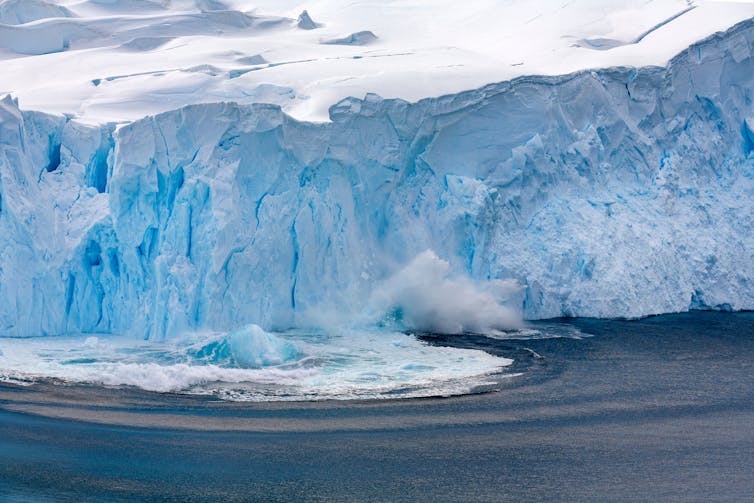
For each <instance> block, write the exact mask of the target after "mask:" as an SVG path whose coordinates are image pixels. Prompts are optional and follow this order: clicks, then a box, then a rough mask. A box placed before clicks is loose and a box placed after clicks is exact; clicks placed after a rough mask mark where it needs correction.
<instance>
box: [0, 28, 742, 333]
mask: <svg viewBox="0 0 754 503" xmlns="http://www.w3.org/2000/svg"><path fill="white" fill-rule="evenodd" d="M753 44H754V22H752V21H745V22H742V23H740V24H738V25H736V26H734V27H733V28H731V29H729V30H728V31H726V32H724V33H718V34H715V35H713V36H711V37H709V38H707V39H705V40H703V41H701V42H699V43H696V44H694V45H693V46H691V47H690V48H688V50H685V51H683V52H682V53H681V54H679V55H677V56H676V57H674V58H673V59H672V60H671V61H670V62H669V63H668V65H667V66H664V67H642V68H629V67H616V68H608V69H601V70H593V71H579V72H576V73H572V74H569V75H564V76H526V77H520V78H516V79H514V80H511V81H506V82H501V83H495V84H490V85H487V86H484V87H482V88H479V89H476V90H472V91H467V92H462V93H458V94H453V95H446V96H441V97H436V98H427V99H422V100H420V101H417V102H413V103H410V102H407V101H403V100H400V99H382V98H381V97H379V96H377V95H375V94H368V95H366V97H364V98H363V99H356V98H348V99H345V100H342V101H340V102H338V103H337V104H335V105H333V106H332V107H331V108H330V121H329V122H324V123H309V122H303V121H299V120H296V119H294V118H292V117H291V116H289V115H286V114H285V113H284V112H283V111H282V110H281V108H280V107H279V106H277V105H268V104H258V103H257V104H236V103H215V104H198V105H190V106H186V107H183V108H180V109H177V110H173V111H169V112H165V113H160V114H158V115H155V116H149V117H145V118H143V119H140V120H136V121H133V122H131V123H128V124H125V125H123V124H117V125H116V124H114V123H113V124H106V125H91V124H85V123H83V122H79V121H76V120H75V119H72V118H70V117H68V116H64V115H50V114H45V113H41V112H35V111H26V110H21V109H19V106H18V103H17V102H16V101H15V100H14V99H12V98H11V97H10V96H6V97H5V98H3V99H2V101H1V102H0V334H2V335H4V336H13V337H31V336H39V335H59V334H72V333H114V334H135V335H138V336H140V337H144V338H148V339H154V340H160V339H164V338H166V337H171V336H174V335H177V334H181V333H186V332H191V331H198V330H216V331H229V330H232V329H235V328H237V327H239V326H244V325H248V324H252V323H253V324H257V325H259V326H261V327H262V328H264V329H266V330H276V329H286V328H289V327H296V326H306V325H308V324H312V323H314V321H312V320H316V316H314V315H312V313H317V312H320V313H321V312H332V313H339V314H341V315H344V316H346V317H347V316H350V315H351V314H354V313H355V314H358V313H359V312H361V311H363V310H364V309H366V308H368V307H369V305H370V302H371V301H372V300H373V296H374V292H375V291H384V289H382V290H381V288H382V286H384V285H385V282H386V281H390V280H389V278H391V276H393V275H394V274H395V273H396V272H398V271H400V270H401V269H402V268H403V267H404V266H406V264H409V263H411V262H412V261H413V260H414V259H415V258H416V257H417V256H420V255H421V254H422V253H426V250H432V251H433V253H434V254H436V258H437V259H438V260H444V261H446V262H447V267H448V274H452V275H455V276H457V277H459V278H462V277H466V278H469V281H473V282H475V283H476V284H486V283H488V282H500V281H503V282H506V281H507V282H508V283H506V284H512V282H515V283H516V284H517V285H518V287H517V288H509V289H508V292H507V293H506V295H508V297H507V298H506V299H505V300H506V305H507V306H508V307H509V308H511V309H513V310H520V312H521V313H522V314H523V316H524V317H525V318H527V319H540V318H549V317H557V316H595V317H639V316H645V315H650V314H655V313H664V312H677V311H685V310H688V309H726V310H727V309H731V310H739V309H754V288H752V286H753V285H754V232H753V231H754V223H753V219H752V216H753V213H754V207H753V205H752V201H754V158H753V157H752V151H753V150H754V107H753V106H752V93H753V92H754V77H753V76H754V59H753V58H752V46H753ZM428 288H430V289H431V285H428ZM420 290H421V289H419V291H420ZM415 296H416V295H415V294H410V295H407V294H400V293H399V294H397V295H396V296H395V299H397V300H395V303H397V304H401V303H404V304H409V303H411V302H413V300H412V299H413V298H414V297H415ZM392 307H393V308H398V309H400V308H402V307H406V306H402V305H394V306H392ZM422 309H423V311H422V312H424V313H425V314H423V315H422V316H423V317H425V318H426V317H431V309H429V314H426V312H427V311H428V309H427V308H422ZM451 326H452V323H451ZM415 328H419V329H420V328H422V327H421V325H420V326H418V327H415Z"/></svg>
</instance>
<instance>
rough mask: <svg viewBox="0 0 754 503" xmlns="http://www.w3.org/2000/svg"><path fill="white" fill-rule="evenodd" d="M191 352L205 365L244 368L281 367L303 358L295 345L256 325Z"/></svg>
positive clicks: (241, 329) (246, 327) (236, 331)
mask: <svg viewBox="0 0 754 503" xmlns="http://www.w3.org/2000/svg"><path fill="white" fill-rule="evenodd" d="M192 353H193V356H194V357H197V358H199V359H201V360H203V361H205V362H206V363H212V364H217V365H222V366H228V367H237V368H245V369H256V368H261V367H268V366H271V365H280V364H282V363H286V362H290V361H293V360H295V359H297V358H298V357H299V356H300V352H299V350H298V348H297V347H296V346H295V345H294V344H293V343H291V342H289V341H287V340H285V339H283V338H282V337H280V336H277V335H274V334H271V333H269V332H265V331H264V330H262V329H261V328H260V327H259V326H257V325H247V326H245V327H243V328H239V329H238V330H235V331H233V332H231V333H229V334H228V335H226V336H223V337H221V338H219V339H215V340H213V341H212V342H210V343H208V344H204V345H202V346H201V347H199V348H198V349H197V350H196V351H193V352H192Z"/></svg>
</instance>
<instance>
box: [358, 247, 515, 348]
mask: <svg viewBox="0 0 754 503" xmlns="http://www.w3.org/2000/svg"><path fill="white" fill-rule="evenodd" d="M520 290H521V288H520V287H519V285H518V283H517V282H516V281H515V280H491V281H485V282H481V281H474V280H472V279H471V278H469V277H466V276H454V275H452V274H451V269H450V264H449V263H448V262H447V261H445V260H442V259H441V258H439V257H438V256H437V254H435V253H434V252H433V251H432V250H426V251H424V252H422V253H420V254H419V255H417V256H416V257H415V258H414V259H413V260H412V261H411V262H410V263H409V264H408V265H406V266H405V267H404V268H403V269H401V270H400V271H398V272H397V273H396V274H395V275H393V276H392V277H391V278H389V279H388V280H386V281H385V282H383V283H382V284H380V285H378V287H377V288H376V290H375V291H374V293H373V295H372V298H371V302H370V307H369V311H370V312H372V313H379V314H377V316H378V318H379V319H381V320H384V322H386V323H388V324H390V323H393V322H396V323H398V324H399V325H402V326H403V327H405V328H406V329H408V330H416V331H422V332H436V333H442V334H460V333H464V332H476V333H486V332H495V331H499V330H509V329H514V328H519V327H520V326H521V325H522V318H521V314H520V313H519V312H517V311H516V310H515V309H513V308H511V307H509V306H507V305H506V303H507V302H511V301H512V300H513V298H514V297H515V296H516V294H517V293H519V292H520Z"/></svg>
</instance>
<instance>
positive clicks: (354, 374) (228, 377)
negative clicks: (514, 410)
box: [0, 327, 512, 401]
mask: <svg viewBox="0 0 754 503" xmlns="http://www.w3.org/2000/svg"><path fill="white" fill-rule="evenodd" d="M257 328H258V327H257ZM259 330H260V332H261V329H259ZM267 336H268V338H270V340H273V341H275V344H274V345H278V346H279V345H285V344H293V343H294V342H295V347H296V350H297V351H299V354H298V356H297V358H296V359H295V360H289V361H280V362H279V363H272V362H270V363H269V365H267V366H264V367H258V368H237V367H230V366H227V365H226V364H227V363H228V362H226V361H223V360H222V359H219V360H217V361H218V363H208V361H207V359H206V358H204V356H206V355H199V356H197V355H196V354H195V350H196V348H197V344H199V343H200V341H204V342H207V341H216V340H218V338H222V337H227V336H226V335H223V334H193V335H192V336H191V337H187V338H186V339H183V340H180V341H171V342H165V343H156V342H150V341H141V340H136V339H132V338H128V337H117V336H105V335H102V336H98V337H86V336H80V337H45V338H36V339H2V338H0V347H2V351H3V353H2V354H1V355H0V380H3V381H6V382H19V381H25V382H28V381H30V380H34V379H38V378H55V379H61V380H65V381H70V382H84V383H95V384H103V385H130V386H137V387H139V388H142V389H145V390H150V391H157V392H183V393H194V394H209V395H217V396H219V397H221V398H224V399H230V400H255V401H257V400H292V399H322V398H328V399H348V398H387V397H391V396H396V394H397V395H399V396H436V395H450V394H460V393H467V392H469V391H470V390H472V389H474V388H475V387H477V386H480V385H483V384H485V383H487V382H488V380H489V379H488V376H489V375H490V374H491V373H497V372H500V371H501V369H503V368H504V367H505V366H507V365H510V364H511V363H512V362H511V360H508V359H505V358H499V357H496V356H492V355H490V354H487V353H485V352H483V351H478V350H468V349H454V348H446V347H433V346H430V345H427V344H425V343H423V342H421V341H419V340H418V339H416V338H415V337H413V336H410V335H405V334H402V333H391V332H384V331H383V332H379V331H347V332H346V331H344V332H341V333H331V334H322V333H311V332H308V333H305V332H289V333H282V334H267ZM286 351H287V349H286Z"/></svg>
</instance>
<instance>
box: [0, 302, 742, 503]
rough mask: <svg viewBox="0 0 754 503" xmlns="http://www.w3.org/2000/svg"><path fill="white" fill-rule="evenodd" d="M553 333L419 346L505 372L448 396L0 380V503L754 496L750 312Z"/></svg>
mask: <svg viewBox="0 0 754 503" xmlns="http://www.w3.org/2000/svg"><path fill="white" fill-rule="evenodd" d="M550 323H555V324H558V325H560V326H561V327H562V328H563V329H564V330H566V331H567V330H569V329H572V328H577V329H578V330H579V331H581V332H582V333H584V334H588V335H591V336H590V337H585V338H581V339H574V338H552V339H536V340H497V339H490V338H486V337H483V336H463V337H438V336H432V335H427V336H424V338H425V340H427V341H429V342H430V343H432V344H445V345H453V346H459V347H471V348H482V349H485V350H486V351H489V352H492V353H495V354H499V355H502V356H507V357H512V358H514V359H515V363H514V366H513V368H512V369H511V368H510V367H509V368H507V369H506V372H507V373H509V372H511V371H513V372H516V373H519V374H520V375H519V376H517V377H514V378H508V379H505V380H503V381H502V382H499V383H497V384H495V385H494V386H493V387H494V389H497V390H498V391H495V392H490V393H482V394H477V395H469V396H462V397H454V398H437V399H406V400H395V401H390V400H385V401H376V402H318V403H278V404H250V403H245V404H238V403H228V402H217V401H213V400H212V399H210V398H205V397H187V396H180V395H170V394H164V395H159V394H153V393H148V392H143V391H138V390H134V389H128V388H112V389H110V388H102V387H99V388H96V387H86V386H54V385H45V384H43V385H38V386H32V387H15V386H11V385H0V501H8V502H16V501H30V502H37V501H40V502H47V501H71V502H85V501H458V502H466V501H725V502H731V501H741V502H750V501H754V314H752V313H735V314H732V313H702V312H698V313H688V314H680V315H668V316H659V317H653V318H647V319H644V320H638V321H630V322H627V321H606V320H588V319H576V320H562V321H554V322H550ZM32 412H33V414H32ZM80 419H86V421H82V420H80Z"/></svg>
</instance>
